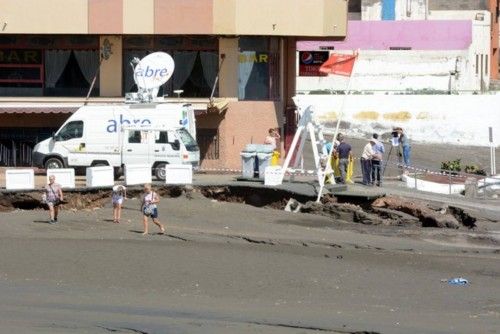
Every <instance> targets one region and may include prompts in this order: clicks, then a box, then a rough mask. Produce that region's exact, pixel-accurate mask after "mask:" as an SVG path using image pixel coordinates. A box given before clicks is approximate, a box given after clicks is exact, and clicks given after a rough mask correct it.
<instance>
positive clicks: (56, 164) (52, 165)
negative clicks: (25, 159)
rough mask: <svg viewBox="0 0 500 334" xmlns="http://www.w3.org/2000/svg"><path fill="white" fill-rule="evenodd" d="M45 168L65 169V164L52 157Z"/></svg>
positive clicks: (46, 161)
mask: <svg viewBox="0 0 500 334" xmlns="http://www.w3.org/2000/svg"><path fill="white" fill-rule="evenodd" d="M43 166H44V167H45V169H57V168H64V163H63V162H62V161H61V159H59V158H54V157H52V158H48V159H47V160H45V163H44V164H43Z"/></svg>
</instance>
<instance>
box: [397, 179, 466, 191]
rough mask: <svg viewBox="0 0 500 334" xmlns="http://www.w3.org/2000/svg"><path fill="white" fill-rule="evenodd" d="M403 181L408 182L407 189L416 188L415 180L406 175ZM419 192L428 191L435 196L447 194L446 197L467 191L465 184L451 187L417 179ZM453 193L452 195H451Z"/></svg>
mask: <svg viewBox="0 0 500 334" xmlns="http://www.w3.org/2000/svg"><path fill="white" fill-rule="evenodd" d="M403 180H404V181H406V187H408V188H412V189H414V188H415V178H414V177H411V176H408V175H404V176H403ZM416 186H417V190H420V191H427V192H430V193H435V194H445V195H454V194H460V193H461V192H462V191H464V190H465V184H452V185H451V187H450V185H449V184H447V183H437V182H432V181H426V180H420V179H418V178H417V183H416ZM450 191H451V193H450Z"/></svg>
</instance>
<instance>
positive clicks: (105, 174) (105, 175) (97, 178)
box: [86, 166, 115, 187]
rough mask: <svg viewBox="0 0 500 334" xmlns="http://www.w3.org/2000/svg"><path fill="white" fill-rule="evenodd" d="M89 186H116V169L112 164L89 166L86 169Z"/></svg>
mask: <svg viewBox="0 0 500 334" xmlns="http://www.w3.org/2000/svg"><path fill="white" fill-rule="evenodd" d="M86 184H87V187H107V186H114V184H115V179H114V171H113V167H112V166H102V167H88V168H87V171H86Z"/></svg>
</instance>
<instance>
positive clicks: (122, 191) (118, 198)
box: [111, 185, 127, 224]
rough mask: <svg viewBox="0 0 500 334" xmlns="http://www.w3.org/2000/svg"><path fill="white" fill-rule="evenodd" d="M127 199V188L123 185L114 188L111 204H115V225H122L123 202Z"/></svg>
mask: <svg viewBox="0 0 500 334" xmlns="http://www.w3.org/2000/svg"><path fill="white" fill-rule="evenodd" d="M126 198H127V188H125V186H122V185H116V186H114V187H113V194H112V195H111V202H112V203H113V223H115V224H118V223H120V218H121V215H122V204H123V200H125V199H126Z"/></svg>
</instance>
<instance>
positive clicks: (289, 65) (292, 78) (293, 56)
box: [283, 37, 297, 106]
mask: <svg viewBox="0 0 500 334" xmlns="http://www.w3.org/2000/svg"><path fill="white" fill-rule="evenodd" d="M284 52H285V56H284V59H285V61H286V63H285V67H284V68H285V73H283V75H284V76H285V77H284V78H285V94H286V96H283V101H284V102H285V105H286V106H293V105H294V103H293V100H292V98H293V97H294V96H295V90H296V77H297V73H296V72H297V41H296V39H295V38H294V37H288V38H287V39H286V43H285V48H284Z"/></svg>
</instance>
